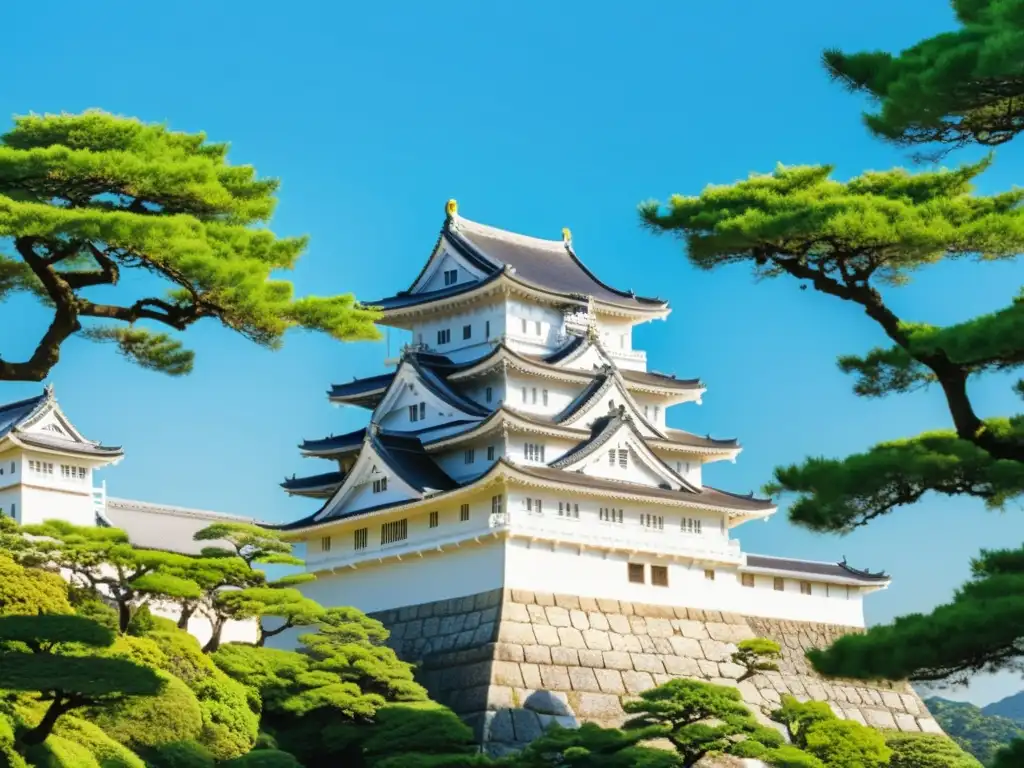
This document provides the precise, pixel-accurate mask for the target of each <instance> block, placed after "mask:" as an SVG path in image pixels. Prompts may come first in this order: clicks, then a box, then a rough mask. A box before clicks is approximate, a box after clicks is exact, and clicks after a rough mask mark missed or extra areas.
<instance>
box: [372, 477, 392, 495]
mask: <svg viewBox="0 0 1024 768" xmlns="http://www.w3.org/2000/svg"><path fill="white" fill-rule="evenodd" d="M387 489H388V479H387V478H386V477H382V478H380V479H379V480H374V481H373V492H374V493H383V492H384V491H386V490H387Z"/></svg>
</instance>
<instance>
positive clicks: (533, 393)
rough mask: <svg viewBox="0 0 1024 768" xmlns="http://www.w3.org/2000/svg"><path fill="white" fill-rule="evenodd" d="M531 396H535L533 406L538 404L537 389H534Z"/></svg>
mask: <svg viewBox="0 0 1024 768" xmlns="http://www.w3.org/2000/svg"><path fill="white" fill-rule="evenodd" d="M531 394H532V396H533V404H534V405H536V404H537V388H536V387H534V388H533V391H532V392H531Z"/></svg>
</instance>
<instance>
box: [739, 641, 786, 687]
mask: <svg viewBox="0 0 1024 768" xmlns="http://www.w3.org/2000/svg"><path fill="white" fill-rule="evenodd" d="M736 648H737V650H736V652H735V653H733V655H732V661H733V663H734V664H739V665H740V666H741V667H743V669H744V670H746V671H745V672H744V673H743V674H742V675H740V677H739V679H738V680H737V682H743V681H744V680H749V679H750V678H752V677H754V676H755V675H757V674H759V673H761V672H776V671H778V669H779V665H778V664H777V663H776V662H775V661H774V659H778V658H780V657H781V656H782V649H781V648H780V647H779V644H778V643H776V642H775V641H774V640H768V639H767V638H763V637H754V638H750V639H749V640H741V641H740V642H739V644H737V646H736Z"/></svg>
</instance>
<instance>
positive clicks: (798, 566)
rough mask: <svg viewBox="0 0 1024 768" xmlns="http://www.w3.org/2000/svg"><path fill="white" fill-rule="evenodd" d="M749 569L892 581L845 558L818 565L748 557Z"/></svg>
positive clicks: (873, 581)
mask: <svg viewBox="0 0 1024 768" xmlns="http://www.w3.org/2000/svg"><path fill="white" fill-rule="evenodd" d="M747 567H748V568H764V569H766V570H774V571H789V572H790V573H806V574H808V575H813V576H830V577H833V578H839V579H853V580H855V581H863V582H867V583H871V584H882V583H888V582H890V581H891V580H892V579H890V577H889V576H888V574H886V573H884V572H878V573H871V572H870V571H862V570H859V569H857V568H853V567H852V566H850V565H848V564H847V562H846V559H845V558H844V559H843V560H842V562H839V563H818V562H814V561H813V560H793V559H791V558H788V557H770V556H768V555H747Z"/></svg>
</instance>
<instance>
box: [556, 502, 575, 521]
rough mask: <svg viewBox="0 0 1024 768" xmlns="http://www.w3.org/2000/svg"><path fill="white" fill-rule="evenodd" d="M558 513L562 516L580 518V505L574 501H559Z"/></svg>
mask: <svg viewBox="0 0 1024 768" xmlns="http://www.w3.org/2000/svg"><path fill="white" fill-rule="evenodd" d="M558 514H559V516H560V517H572V518H579V516H580V505H579V504H573V503H572V502H569V501H566V502H561V501H560V502H558Z"/></svg>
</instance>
